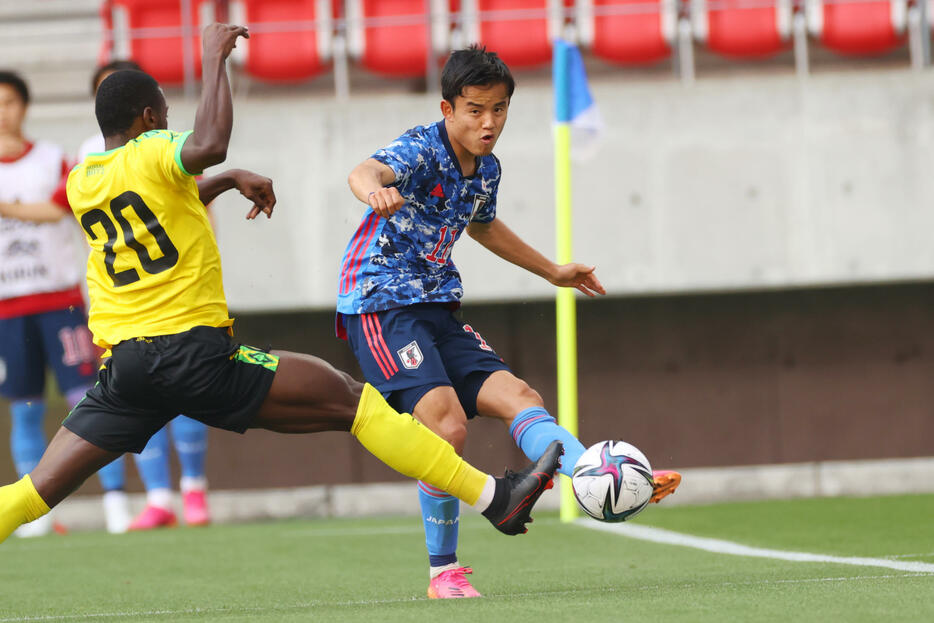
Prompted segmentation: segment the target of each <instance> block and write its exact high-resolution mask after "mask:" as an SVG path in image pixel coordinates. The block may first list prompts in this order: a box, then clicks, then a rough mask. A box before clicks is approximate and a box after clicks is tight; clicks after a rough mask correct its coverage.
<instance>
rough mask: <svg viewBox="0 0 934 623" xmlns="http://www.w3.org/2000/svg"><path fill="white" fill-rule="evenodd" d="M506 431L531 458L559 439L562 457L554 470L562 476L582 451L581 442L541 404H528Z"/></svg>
mask: <svg viewBox="0 0 934 623" xmlns="http://www.w3.org/2000/svg"><path fill="white" fill-rule="evenodd" d="M509 434H510V435H512V438H513V440H515V442H516V445H517V446H519V448H520V449H521V450H522V451H523V452H524V453H525V456H527V457H529V459H531V460H532V461H537V460H538V459H540V458H541V456H542V454H544V452H545V449H546V448H547V447H548V444H550V443H551V442H552V441H554V440H555V439H557V440H558V441H560V442H561V443H562V444H564V456H562V457H561V468H560V469H559V470H558V471H559V472H561V473H562V474H564V475H565V476H570V475H571V473H572V472H573V471H574V465H575V464H576V463H577V460H578V459H579V458H580V457H581V455H582V454H583V453H584V450H585V448H584V446H583V444H582V443H581V442H580V441H578V440H577V438H576V437H575V436H574V435H572V434H571V433H570V432H568V430H567V429H566V428H564V427H563V426H558V423H557V422H555V418H553V417H552V416H551V415H549V414H548V412H547V411H545V409H544V408H543V407H529V408H528V409H524V410H522V411H520V412H519V415H517V416H516V419H514V420H513V421H512V425H511V426H510V427H509Z"/></svg>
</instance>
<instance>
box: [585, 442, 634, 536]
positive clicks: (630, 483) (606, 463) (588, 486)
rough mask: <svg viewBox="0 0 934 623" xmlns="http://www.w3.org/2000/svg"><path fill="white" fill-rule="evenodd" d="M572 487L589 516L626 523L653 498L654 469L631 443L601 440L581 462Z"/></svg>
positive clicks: (588, 449)
mask: <svg viewBox="0 0 934 623" xmlns="http://www.w3.org/2000/svg"><path fill="white" fill-rule="evenodd" d="M571 484H572V486H573V488H574V497H576V498H577V502H578V504H580V505H581V508H583V509H584V512H586V513H587V514H588V515H590V516H591V517H593V518H594V519H599V520H600V521H608V522H617V521H626V520H627V519H630V518H632V517H634V516H636V515H637V514H639V513H640V512H641V511H642V509H644V508H645V507H646V506H648V504H649V500H650V499H651V498H652V488H653V481H652V466H651V465H650V464H649V460H648V459H647V458H645V455H644V454H642V452H641V451H640V450H639V449H638V448H637V447H635V446H634V445H632V444H630V443H626V442H625V441H601V442H600V443H597V444H594V445H592V446H590V447H589V448H587V450H586V451H585V452H584V454H582V455H581V458H580V459H578V461H577V464H575V465H574V475H573V476H572V477H571Z"/></svg>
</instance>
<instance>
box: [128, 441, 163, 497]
mask: <svg viewBox="0 0 934 623" xmlns="http://www.w3.org/2000/svg"><path fill="white" fill-rule="evenodd" d="M135 459H136V470H137V471H138V472H139V477H140V479H141V480H142V481H143V486H144V487H146V492H147V493H152V492H153V491H159V490H165V491H168V490H170V489H171V487H172V484H171V480H172V476H171V473H170V472H169V431H168V430H166V429H165V428H161V429H160V430H159V431H158V432H157V433H156V434H155V435H153V436H152V437H151V438H150V439H149V443H147V444H146V447H145V448H143V451H142V452H140V453H139V454H137V455H135Z"/></svg>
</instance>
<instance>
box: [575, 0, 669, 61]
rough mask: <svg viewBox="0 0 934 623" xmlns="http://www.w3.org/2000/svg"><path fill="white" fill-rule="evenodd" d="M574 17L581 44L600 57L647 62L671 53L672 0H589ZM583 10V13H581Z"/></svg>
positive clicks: (581, 5)
mask: <svg viewBox="0 0 934 623" xmlns="http://www.w3.org/2000/svg"><path fill="white" fill-rule="evenodd" d="M584 5H585V3H583V2H581V3H578V19H579V20H580V22H579V23H580V25H581V31H582V34H583V38H584V43H585V44H587V45H589V47H590V49H591V51H592V52H593V53H594V54H595V55H596V56H598V57H600V58H602V59H603V60H606V61H610V62H612V63H619V64H622V65H648V64H651V63H655V62H657V61H660V60H662V59H664V58H667V57H668V56H670V55H671V42H672V41H673V40H674V38H675V31H676V30H677V24H678V9H677V5H676V2H675V0H593V2H592V3H591V4H590V6H589V7H588V8H589V10H587V9H584V8H583V7H584ZM585 13H586V14H585Z"/></svg>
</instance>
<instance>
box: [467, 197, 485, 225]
mask: <svg viewBox="0 0 934 623" xmlns="http://www.w3.org/2000/svg"><path fill="white" fill-rule="evenodd" d="M489 201H490V196H489V195H474V196H473V208H471V210H470V220H471V221H472V220H473V217H474V216H476V214H477V212H479V211H480V210H482V209H483V206H485V205H486V204H487V203H488V202H489Z"/></svg>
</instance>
